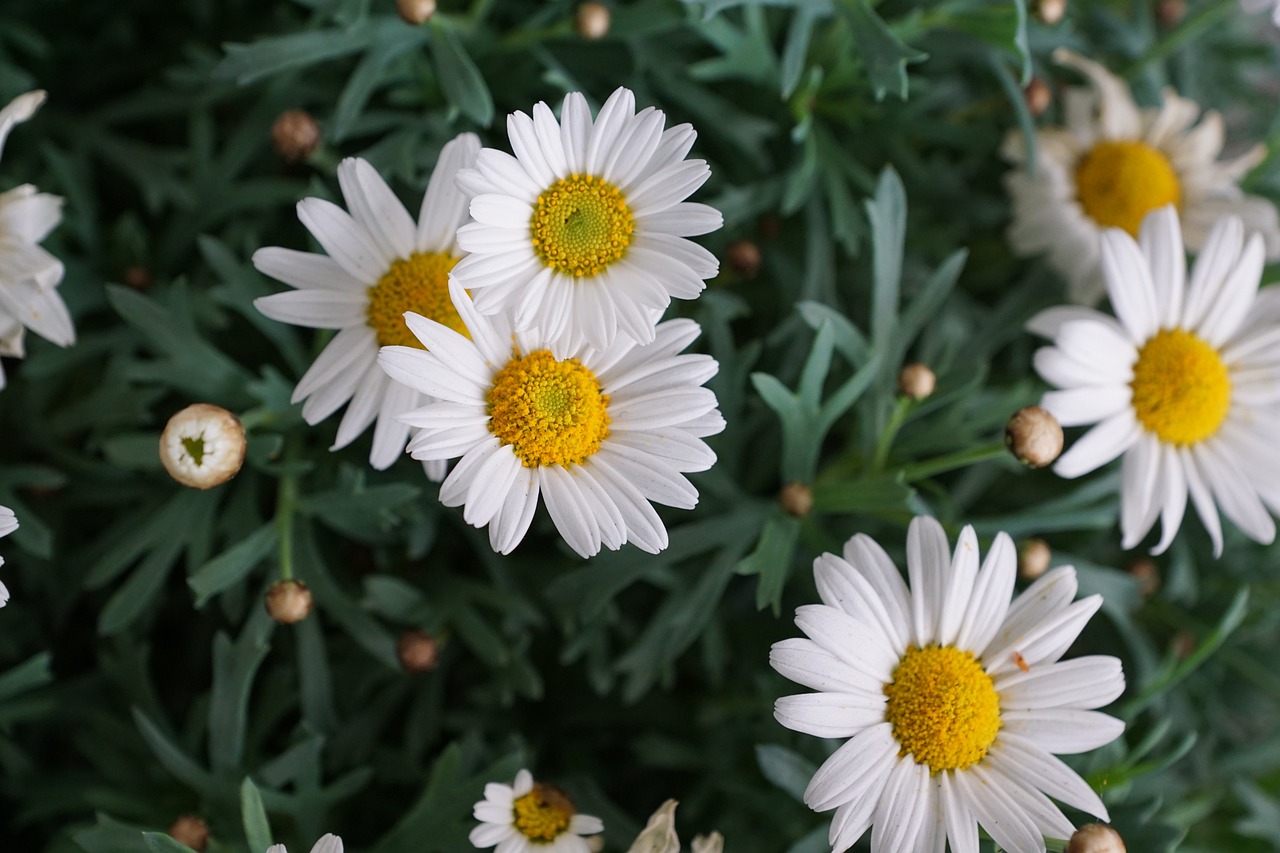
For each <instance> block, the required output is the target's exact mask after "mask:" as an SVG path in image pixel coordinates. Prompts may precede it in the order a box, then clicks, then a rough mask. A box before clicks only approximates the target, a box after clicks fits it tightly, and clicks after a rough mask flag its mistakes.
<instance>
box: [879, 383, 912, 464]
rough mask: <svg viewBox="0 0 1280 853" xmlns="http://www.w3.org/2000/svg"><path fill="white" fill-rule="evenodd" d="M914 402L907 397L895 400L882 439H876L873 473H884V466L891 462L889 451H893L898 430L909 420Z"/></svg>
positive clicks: (881, 434) (882, 431)
mask: <svg viewBox="0 0 1280 853" xmlns="http://www.w3.org/2000/svg"><path fill="white" fill-rule="evenodd" d="M911 405H912V401H911V399H910V398H907V397H898V398H897V399H896V400H894V403H893V411H892V412H891V413H890V414H889V423H887V424H885V426H884V429H883V430H881V431H880V437H879V438H878V439H876V447H875V451H874V452H873V453H872V455H871V470H872V471H873V472H877V471H883V470H884V465H885V463H886V462H888V461H889V451H890V450H892V449H893V440H894V439H895V438H896V437H897V435H898V430H900V429H902V423H903V421H905V420H906V419H907V412H909V411H910V410H911Z"/></svg>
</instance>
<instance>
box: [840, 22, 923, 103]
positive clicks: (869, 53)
mask: <svg viewBox="0 0 1280 853" xmlns="http://www.w3.org/2000/svg"><path fill="white" fill-rule="evenodd" d="M840 11H841V13H842V14H843V15H844V19H845V21H847V22H848V24H849V29H850V31H851V32H852V33H853V42H854V44H855V45H856V46H857V48H858V53H859V55H860V56H861V58H862V61H863V63H864V64H865V65H866V68H867V77H868V78H869V79H870V81H871V90H872V91H873V92H874V93H875V96H876V100H877V101H883V100H884V96H885V95H886V94H888V93H889V92H892V93H893V94H894V95H896V96H897V97H899V98H901V99H902V100H904V101H905V100H906V99H907V65H908V63H917V62H923V61H924V60H926V59H928V58H929V56H928V54H926V53H921V52H920V51H918V50H916V49H915V48H913V47H910V46H908V45H905V44H903V43H902V42H901V41H900V40H899V39H898V37H897V36H895V35H894V34H893V31H892V30H890V29H889V27H888V25H887V24H885V22H884V21H883V20H881V18H880V16H879V15H877V14H876V13H875V12H874V11H872V9H871V7H870V6H869V5H868V4H867V0H848V2H845V3H841V4H840Z"/></svg>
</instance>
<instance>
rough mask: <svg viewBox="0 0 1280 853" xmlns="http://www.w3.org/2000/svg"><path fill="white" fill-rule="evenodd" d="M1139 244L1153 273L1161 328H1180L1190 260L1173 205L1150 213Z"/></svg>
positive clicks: (1144, 224)
mask: <svg viewBox="0 0 1280 853" xmlns="http://www.w3.org/2000/svg"><path fill="white" fill-rule="evenodd" d="M1138 244H1139V245H1140V246H1141V247H1142V254H1143V256H1144V257H1145V258H1146V259H1147V266H1148V267H1149V268H1150V270H1151V283H1152V285H1153V286H1154V288H1155V297H1156V316H1157V319H1158V321H1159V325H1160V328H1162V329H1173V328H1176V327H1177V326H1178V323H1179V321H1180V320H1181V319H1182V298H1183V293H1184V292H1185V290H1186V281H1187V257H1186V254H1185V252H1184V251H1183V248H1182V228H1181V226H1180V225H1179V223H1178V211H1177V209H1176V208H1175V207H1173V206H1172V205H1169V206H1167V207H1162V208H1160V209H1158V210H1154V211H1152V212H1151V213H1149V214H1147V216H1146V218H1145V219H1143V220H1142V231H1141V233H1140V234H1139V235H1138Z"/></svg>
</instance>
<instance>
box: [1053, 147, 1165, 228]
mask: <svg viewBox="0 0 1280 853" xmlns="http://www.w3.org/2000/svg"><path fill="white" fill-rule="evenodd" d="M1076 196H1077V197H1078V198H1079V199H1080V206H1081V207H1083V208H1084V212H1085V213H1086V214H1088V216H1089V218H1090V219H1092V220H1093V221H1094V222H1096V223H1098V225H1100V226H1102V227H1103V228H1123V229H1124V230H1125V231H1128V232H1129V233H1130V234H1132V235H1133V236H1134V237H1137V236H1138V230H1139V229H1140V228H1141V227H1142V220H1143V217H1145V216H1146V215H1147V214H1148V213H1150V212H1151V211H1153V210H1155V209H1156V208H1159V207H1164V206H1165V205H1166V204H1173V205H1176V204H1178V203H1179V202H1180V201H1181V199H1182V188H1181V186H1180V185H1179V183H1178V173H1177V172H1175V171H1174V170H1173V166H1172V165H1171V164H1170V163H1169V158H1167V157H1165V155H1164V154H1163V153H1162V152H1160V151H1159V150H1157V149H1155V148H1153V147H1152V146H1150V145H1148V144H1147V143H1145V142H1137V141H1128V142H1118V141H1114V140H1109V141H1106V142H1099V143H1098V144H1097V145H1095V146H1093V148H1092V149H1090V151H1089V153H1088V154H1086V155H1084V158H1083V159H1081V160H1080V163H1079V164H1078V165H1077V166H1076Z"/></svg>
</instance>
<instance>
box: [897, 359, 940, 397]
mask: <svg viewBox="0 0 1280 853" xmlns="http://www.w3.org/2000/svg"><path fill="white" fill-rule="evenodd" d="M937 387H938V377H937V376H935V375H934V373H933V371H932V370H930V369H929V366H928V365H927V364H918V363H916V364H908V365H906V366H905V367H903V368H902V370H901V371H900V372H899V373H898V390H899V391H901V392H902V396H904V397H909V398H910V399H912V400H923V399H925V398H926V397H928V396H929V395H931V394H932V393H933V390H934V389H935V388H937Z"/></svg>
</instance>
